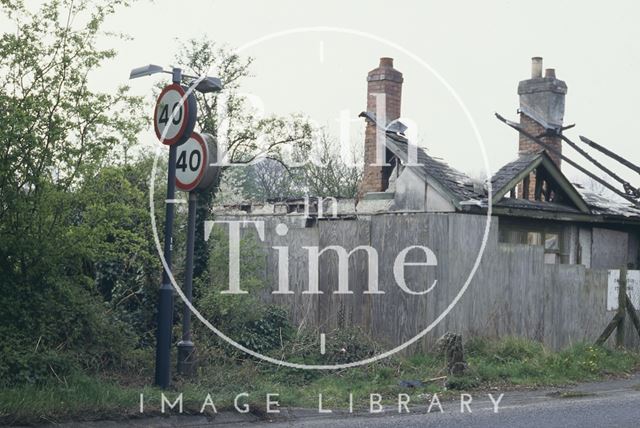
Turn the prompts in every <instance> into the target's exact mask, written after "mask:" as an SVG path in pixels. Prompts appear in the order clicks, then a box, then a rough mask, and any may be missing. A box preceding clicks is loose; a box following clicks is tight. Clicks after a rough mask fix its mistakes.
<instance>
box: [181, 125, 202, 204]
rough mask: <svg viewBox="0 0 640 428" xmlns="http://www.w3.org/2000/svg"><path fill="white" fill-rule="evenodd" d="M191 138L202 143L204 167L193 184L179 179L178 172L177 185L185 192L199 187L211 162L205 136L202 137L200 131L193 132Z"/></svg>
mask: <svg viewBox="0 0 640 428" xmlns="http://www.w3.org/2000/svg"><path fill="white" fill-rule="evenodd" d="M189 138H193V139H194V140H196V142H197V143H198V144H200V147H202V168H200V172H199V173H198V176H197V177H196V179H195V180H193V182H191V184H186V183H183V182H182V181H180V180H178V175H177V174H176V187H177V188H178V189H180V190H182V191H183V192H191V191H192V190H194V189H195V188H196V187H198V184H200V182H201V181H202V177H203V176H204V172H205V171H206V170H207V168H208V167H209V165H207V164H208V163H209V155H208V152H209V148H208V147H207V144H206V143H205V141H204V138H202V135H200V134H199V133H198V132H193V133H192V134H191V137H189ZM187 141H188V140H187ZM177 161H178V157H177V156H176V162H177Z"/></svg>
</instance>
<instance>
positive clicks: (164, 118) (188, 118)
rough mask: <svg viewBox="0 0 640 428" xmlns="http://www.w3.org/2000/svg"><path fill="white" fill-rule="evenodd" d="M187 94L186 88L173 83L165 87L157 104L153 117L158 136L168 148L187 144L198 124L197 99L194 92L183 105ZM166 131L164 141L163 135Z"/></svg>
mask: <svg viewBox="0 0 640 428" xmlns="http://www.w3.org/2000/svg"><path fill="white" fill-rule="evenodd" d="M185 94H186V90H185V88H183V87H182V86H180V85H178V84H177V83H172V84H171V85H167V86H165V87H164V89H163V90H162V92H160V96H159V97H158V101H157V102H156V109H155V113H154V115H153V124H154V128H155V131H156V136H157V137H158V139H160V140H161V141H162V143H163V144H166V145H168V146H171V145H173V144H182V143H183V142H185V141H186V140H187V139H188V138H189V136H190V135H191V133H192V132H193V128H194V126H195V124H196V115H197V111H196V110H197V105H196V97H195V95H194V94H193V92H192V93H190V94H189V95H188V96H187V97H186V98H185V99H184V102H183V103H181V101H182V99H183V97H185ZM181 104H182V105H181ZM174 111H175V114H174ZM165 131H166V134H164V140H163V139H162V135H163V133H164V132H165Z"/></svg>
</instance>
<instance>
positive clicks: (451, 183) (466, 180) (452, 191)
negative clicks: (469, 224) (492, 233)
mask: <svg viewBox="0 0 640 428" xmlns="http://www.w3.org/2000/svg"><path fill="white" fill-rule="evenodd" d="M386 145H387V148H388V149H389V150H391V152H392V153H393V154H394V155H396V156H397V157H398V158H399V159H400V160H401V161H402V162H403V163H404V164H405V165H407V164H408V165H407V167H409V168H411V170H412V171H413V172H415V173H416V174H417V175H418V176H419V177H420V178H421V179H422V180H424V181H425V182H428V183H430V184H432V185H433V186H434V187H435V188H438V190H441V191H443V193H445V194H448V195H449V196H450V197H451V198H452V199H453V202H454V204H455V205H459V203H460V202H462V201H467V200H471V199H479V198H484V197H486V195H485V192H484V189H483V187H482V185H481V184H480V183H477V182H476V183H474V181H473V180H472V179H471V178H470V177H469V176H468V175H466V174H465V173H463V172H460V171H458V170H457V169H454V168H452V167H450V166H449V165H447V164H446V163H445V162H443V161H441V160H438V159H435V158H434V157H432V156H429V155H428V154H426V153H425V151H424V150H423V149H422V148H420V147H416V154H417V160H416V163H417V165H411V164H409V161H410V160H409V155H408V150H409V144H408V140H407V139H406V138H405V137H403V136H401V135H399V134H396V133H391V132H387V140H386Z"/></svg>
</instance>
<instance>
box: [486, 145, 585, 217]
mask: <svg viewBox="0 0 640 428" xmlns="http://www.w3.org/2000/svg"><path fill="white" fill-rule="evenodd" d="M539 167H542V168H544V170H545V171H546V172H547V173H548V174H549V176H550V177H551V178H552V179H553V181H555V183H557V186H558V187H559V188H560V189H561V191H562V192H564V194H565V195H566V196H567V197H568V199H569V200H570V201H571V203H572V204H573V205H574V207H575V208H577V209H578V210H579V211H580V212H583V213H589V211H590V210H589V207H588V205H587V203H586V202H585V200H584V199H583V197H582V195H581V194H580V192H578V191H577V190H576V188H575V187H574V186H573V185H572V184H571V182H570V181H569V180H568V179H567V178H566V177H565V176H564V174H563V173H562V171H560V168H558V166H557V165H556V164H555V163H554V162H553V161H552V160H551V158H550V157H549V155H548V154H547V153H546V152H545V151H544V150H540V151H538V152H536V153H530V154H521V155H520V156H518V158H517V159H516V160H514V161H512V162H509V163H507V164H506V165H504V166H503V167H502V168H500V169H499V170H498V172H496V173H495V174H494V175H493V177H491V186H492V190H493V197H492V202H493V203H494V204H498V203H502V202H503V200H504V199H507V198H503V196H504V195H505V194H506V193H507V192H508V191H510V190H511V189H513V188H514V187H515V186H516V185H517V184H518V183H520V182H521V181H522V180H523V179H524V178H525V177H527V176H528V175H529V174H530V173H531V172H532V171H534V170H536V169H537V168H539ZM554 205H555V206H559V207H561V206H562V205H563V204H558V203H556V204H552V203H551V202H543V203H542V204H541V206H548V207H553V206H554ZM532 208H533V207H532ZM539 209H542V208H539ZM547 209H548V208H547Z"/></svg>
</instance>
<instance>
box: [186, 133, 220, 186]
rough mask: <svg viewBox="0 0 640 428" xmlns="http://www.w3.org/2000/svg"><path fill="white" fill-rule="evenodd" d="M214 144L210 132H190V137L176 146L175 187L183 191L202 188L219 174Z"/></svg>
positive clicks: (208, 184) (209, 184) (211, 182)
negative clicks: (215, 163)
mask: <svg viewBox="0 0 640 428" xmlns="http://www.w3.org/2000/svg"><path fill="white" fill-rule="evenodd" d="M216 153H217V149H216V144H215V139H214V138H213V136H212V135H211V134H200V133H198V132H193V133H191V137H190V138H189V139H188V140H187V141H186V142H185V143H184V144H181V145H180V146H178V151H177V153H176V154H177V156H176V187H177V188H178V189H180V190H182V191H185V192H191V191H192V190H204V189H206V188H208V187H209V186H211V184H213V182H214V181H215V179H216V177H217V176H218V174H219V171H220V169H219V167H218V166H215V165H211V164H212V163H214V162H215V161H216Z"/></svg>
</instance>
